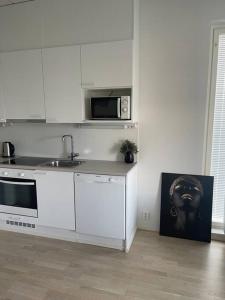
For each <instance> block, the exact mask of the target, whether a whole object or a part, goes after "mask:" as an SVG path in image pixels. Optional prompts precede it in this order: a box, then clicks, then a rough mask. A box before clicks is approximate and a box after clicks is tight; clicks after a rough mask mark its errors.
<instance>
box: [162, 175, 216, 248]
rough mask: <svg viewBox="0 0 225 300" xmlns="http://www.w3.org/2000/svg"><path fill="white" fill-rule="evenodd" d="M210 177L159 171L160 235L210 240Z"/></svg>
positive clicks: (211, 197) (211, 182)
mask: <svg viewBox="0 0 225 300" xmlns="http://www.w3.org/2000/svg"><path fill="white" fill-rule="evenodd" d="M212 199H213V177H212V176H200V175H184V174H173V173H162V186H161V216H160V234H161V235H166V236H172V237H178V238H185V239H192V240H198V241H204V242H210V241H211V223H212V221H211V220H212Z"/></svg>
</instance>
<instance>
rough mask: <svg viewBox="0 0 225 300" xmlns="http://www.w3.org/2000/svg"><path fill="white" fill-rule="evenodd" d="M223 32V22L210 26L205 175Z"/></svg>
mask: <svg viewBox="0 0 225 300" xmlns="http://www.w3.org/2000/svg"><path fill="white" fill-rule="evenodd" d="M221 33H222V34H225V22H223V23H219V24H214V25H212V26H211V35H210V37H211V38H210V55H209V71H208V74H209V77H208V90H207V107H206V124H205V141H204V150H205V151H204V157H203V172H204V174H205V175H210V168H211V154H212V140H213V121H214V109H215V93H216V79H217V62H218V41H219V35H220V34H221ZM212 225H213V228H218V229H222V228H223V229H225V222H224V223H223V224H222V223H218V222H213V223H212Z"/></svg>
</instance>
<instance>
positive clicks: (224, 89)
mask: <svg viewBox="0 0 225 300" xmlns="http://www.w3.org/2000/svg"><path fill="white" fill-rule="evenodd" d="M215 45H216V49H217V51H218V52H217V56H216V58H217V61H216V62H214V63H216V66H217V68H216V72H215V75H214V76H216V82H215V87H214V91H215V93H214V97H215V98H214V101H215V103H214V118H213V134H212V150H211V168H210V173H211V175H213V176H214V193H213V222H215V223H221V224H223V223H224V207H225V34H224V33H223V34H219V35H217V38H216V41H215ZM214 81H215V79H214Z"/></svg>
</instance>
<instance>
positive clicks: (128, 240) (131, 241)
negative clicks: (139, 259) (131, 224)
mask: <svg viewBox="0 0 225 300" xmlns="http://www.w3.org/2000/svg"><path fill="white" fill-rule="evenodd" d="M136 231H137V227H135V228H134V230H133V231H132V233H131V235H130V236H129V237H127V239H126V245H125V252H126V253H128V252H129V250H130V247H131V245H132V243H133V240H134V237H135V234H136Z"/></svg>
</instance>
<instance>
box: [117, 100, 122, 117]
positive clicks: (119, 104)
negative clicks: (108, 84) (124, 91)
mask: <svg viewBox="0 0 225 300" xmlns="http://www.w3.org/2000/svg"><path fill="white" fill-rule="evenodd" d="M120 111H121V98H117V118H120V117H121V114H120Z"/></svg>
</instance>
